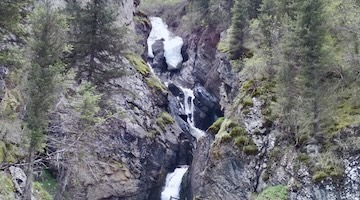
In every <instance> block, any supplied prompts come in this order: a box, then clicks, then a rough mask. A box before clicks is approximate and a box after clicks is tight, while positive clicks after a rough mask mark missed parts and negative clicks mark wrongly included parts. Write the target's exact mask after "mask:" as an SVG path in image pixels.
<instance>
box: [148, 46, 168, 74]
mask: <svg viewBox="0 0 360 200" xmlns="http://www.w3.org/2000/svg"><path fill="white" fill-rule="evenodd" d="M152 49H153V53H154V58H153V60H152V63H151V66H153V67H154V68H157V69H160V70H161V71H165V70H166V69H167V64H166V60H165V57H164V53H165V52H164V42H163V40H158V41H156V42H155V43H154V44H153V45H152Z"/></svg>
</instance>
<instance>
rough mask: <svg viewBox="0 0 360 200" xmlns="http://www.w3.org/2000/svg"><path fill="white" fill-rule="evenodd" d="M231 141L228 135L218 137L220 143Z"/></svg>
mask: <svg viewBox="0 0 360 200" xmlns="http://www.w3.org/2000/svg"><path fill="white" fill-rule="evenodd" d="M231 140H232V137H231V136H230V135H229V134H223V135H222V136H221V137H220V143H225V142H230V141H231Z"/></svg>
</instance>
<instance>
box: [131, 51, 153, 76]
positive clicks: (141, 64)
mask: <svg viewBox="0 0 360 200" xmlns="http://www.w3.org/2000/svg"><path fill="white" fill-rule="evenodd" d="M126 58H127V59H128V60H129V61H130V63H131V64H132V65H133V66H134V67H135V69H136V71H137V72H139V73H140V74H141V75H143V76H148V75H149V74H150V68H149V66H148V65H147V64H146V62H145V61H144V59H142V58H141V57H140V56H139V55H137V54H127V55H126Z"/></svg>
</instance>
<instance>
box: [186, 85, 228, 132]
mask: <svg viewBox="0 0 360 200" xmlns="http://www.w3.org/2000/svg"><path fill="white" fill-rule="evenodd" d="M193 91H194V95H195V99H194V105H195V112H194V119H195V125H196V126H197V127H198V128H200V129H202V130H206V129H207V128H208V127H209V126H211V124H212V123H214V121H215V120H216V119H217V118H218V117H220V116H222V115H223V114H222V112H221V109H220V105H219V100H218V98H217V97H215V96H214V95H212V94H210V93H209V92H208V91H206V89H205V88H204V87H202V86H201V85H196V86H195V88H194V89H193Z"/></svg>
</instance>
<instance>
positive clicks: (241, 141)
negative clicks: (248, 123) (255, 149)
mask: <svg viewBox="0 0 360 200" xmlns="http://www.w3.org/2000/svg"><path fill="white" fill-rule="evenodd" d="M248 143H249V138H248V137H247V136H245V135H240V136H238V137H236V138H235V141H234V145H236V146H237V147H239V148H240V149H242V147H243V146H244V145H246V144H248Z"/></svg>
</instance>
